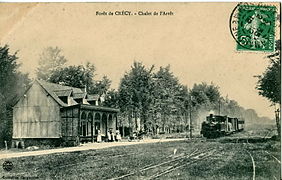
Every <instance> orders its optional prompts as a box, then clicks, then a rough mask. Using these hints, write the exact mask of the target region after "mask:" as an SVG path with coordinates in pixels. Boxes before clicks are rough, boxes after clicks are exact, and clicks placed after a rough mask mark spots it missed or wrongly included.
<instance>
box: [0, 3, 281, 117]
mask: <svg viewBox="0 0 282 180" xmlns="http://www.w3.org/2000/svg"><path fill="white" fill-rule="evenodd" d="M235 6H236V3H39V4H35V3H27V4H24V3H9V4H6V3H1V4H0V27H1V28H0V45H1V46H3V45H4V44H8V45H9V46H10V49H11V52H15V51H18V56H19V61H20V62H21V63H22V67H21V70H22V71H24V72H29V73H30V74H31V76H32V77H34V72H35V69H36V67H37V65H38V59H39V55H40V53H42V51H43V49H44V48H46V47H48V46H52V47H55V46H58V47H59V48H61V49H62V53H63V55H64V56H65V57H66V58H67V60H68V62H69V64H83V63H86V62H87V61H89V62H91V63H94V65H95V66H96V69H97V71H96V74H97V78H100V77H102V76H103V75H107V76H108V77H109V78H110V79H111V80H112V88H118V85H119V82H120V79H121V77H122V76H123V75H124V73H125V72H126V71H129V69H130V66H131V65H132V64H133V61H134V60H135V61H141V62H143V64H145V65H146V66H147V67H150V66H151V65H155V66H156V70H157V69H158V67H159V66H166V65H168V64H169V65H170V66H171V70H172V71H173V73H174V74H175V75H176V76H177V77H178V78H179V80H180V82H181V83H182V84H184V85H187V86H188V87H190V88H191V87H192V86H193V84H194V83H201V82H207V83H210V82H213V83H214V84H216V85H218V86H219V87H220V91H221V93H222V95H223V96H228V98H229V99H234V100H236V101H237V102H238V103H239V104H240V105H241V106H243V107H244V108H246V109H249V108H252V109H255V110H256V111H257V113H258V115H259V116H267V117H270V118H274V108H273V107H270V105H271V104H270V103H269V102H268V101H267V100H266V99H265V98H264V97H261V96H259V95H258V92H257V90H256V89H255V86H256V82H257V79H256V78H255V77H254V76H255V75H260V74H262V73H263V72H264V70H265V69H266V67H267V65H268V59H266V58H265V57H266V56H267V55H269V53H265V52H250V51H237V50H236V42H235V40H234V39H233V37H232V36H231V33H230V29H229V19H230V15H231V12H232V10H233V9H234V8H235ZM97 11H99V12H103V11H106V12H110V11H112V12H115V11H131V12H132V13H137V14H138V12H139V11H142V12H143V13H145V12H146V11H147V12H154V11H156V12H160V11H166V12H172V13H173V15H169V16H168V15H167V16H145V15H143V16H141V15H133V16H116V15H115V16H109V15H107V16H105V15H96V12H97ZM2 27H3V28H2ZM276 35H277V37H278V36H279V34H278V33H276Z"/></svg>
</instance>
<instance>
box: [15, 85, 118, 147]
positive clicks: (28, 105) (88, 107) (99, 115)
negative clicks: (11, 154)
mask: <svg viewBox="0 0 282 180" xmlns="http://www.w3.org/2000/svg"><path fill="white" fill-rule="evenodd" d="M101 101H103V99H102V98H101V97H100V96H99V95H90V94H87V93H86V91H85V90H83V89H80V88H74V87H70V86H63V85H59V84H54V83H49V82H45V81H41V80H35V81H34V83H33V84H32V85H31V87H30V88H29V89H28V90H27V91H26V92H25V94H24V95H23V96H22V97H21V98H20V99H19V101H18V102H17V103H16V104H15V106H14V107H13V146H18V145H21V146H31V145H39V144H45V145H55V146H58V145H63V146H76V145H78V144H79V143H81V142H94V141H96V139H97V134H98V130H100V132H101V134H102V137H104V138H106V136H107V131H108V130H110V129H111V130H112V131H113V133H116V129H117V113H118V111H119V110H118V109H114V108H109V107H103V106H100V104H101Z"/></svg>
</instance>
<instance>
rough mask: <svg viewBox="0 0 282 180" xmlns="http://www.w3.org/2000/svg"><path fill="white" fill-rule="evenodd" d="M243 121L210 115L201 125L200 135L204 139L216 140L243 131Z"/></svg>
mask: <svg viewBox="0 0 282 180" xmlns="http://www.w3.org/2000/svg"><path fill="white" fill-rule="evenodd" d="M244 125H245V120H244V119H240V118H236V117H228V116H220V115H213V114H210V115H209V116H207V117H206V121H204V122H203V123H202V127H201V134H202V135H203V137H206V138H218V137H222V136H227V135H230V134H232V133H236V132H240V131H243V130H244Z"/></svg>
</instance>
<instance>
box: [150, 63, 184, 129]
mask: <svg viewBox="0 0 282 180" xmlns="http://www.w3.org/2000/svg"><path fill="white" fill-rule="evenodd" d="M153 82H154V86H153V87H154V91H153V94H154V104H153V105H152V106H151V111H153V112H154V113H155V115H154V117H155V120H154V129H157V128H159V127H162V130H163V131H165V129H168V130H169V131H170V129H171V127H173V128H172V129H173V130H175V129H177V128H176V126H181V125H183V123H182V122H181V121H183V120H184V119H185V118H187V117H185V118H184V119H183V118H182V117H183V116H184V114H185V112H186V110H187V108H186V107H185V100H186V99H188V90H187V88H186V87H185V86H183V85H181V84H180V83H179V81H178V79H177V78H176V77H175V76H174V75H173V73H172V72H171V71H170V66H169V65H168V66H166V67H160V69H159V71H157V72H156V73H154V75H153Z"/></svg>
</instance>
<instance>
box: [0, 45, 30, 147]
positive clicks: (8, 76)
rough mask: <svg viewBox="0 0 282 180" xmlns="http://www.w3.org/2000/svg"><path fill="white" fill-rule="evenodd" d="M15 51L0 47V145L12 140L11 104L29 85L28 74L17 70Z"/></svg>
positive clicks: (9, 142)
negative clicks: (12, 52)
mask: <svg viewBox="0 0 282 180" xmlns="http://www.w3.org/2000/svg"><path fill="white" fill-rule="evenodd" d="M17 60H18V57H17V53H14V54H10V53H9V47H8V46H7V45H5V46H4V47H0V84H1V86H0V128H1V129H0V147H3V145H4V141H7V142H8V144H9V145H10V144H11V140H12V129H13V122H12V106H13V105H14V104H15V102H16V101H17V100H18V98H19V96H20V95H22V94H23V92H24V91H25V90H26V89H27V88H28V87H29V84H30V82H31V81H30V79H29V78H28V74H24V73H21V72H19V71H18V69H19V67H20V64H19V63H18V62H17Z"/></svg>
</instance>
